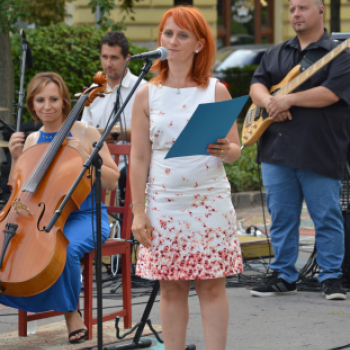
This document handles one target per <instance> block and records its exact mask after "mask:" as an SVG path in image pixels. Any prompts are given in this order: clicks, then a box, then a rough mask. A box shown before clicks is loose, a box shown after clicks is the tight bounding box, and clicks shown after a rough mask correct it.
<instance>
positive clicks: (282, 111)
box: [266, 95, 292, 122]
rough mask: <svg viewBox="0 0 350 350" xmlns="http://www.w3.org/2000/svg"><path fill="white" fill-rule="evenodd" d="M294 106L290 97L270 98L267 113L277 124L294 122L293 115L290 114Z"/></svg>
mask: <svg viewBox="0 0 350 350" xmlns="http://www.w3.org/2000/svg"><path fill="white" fill-rule="evenodd" d="M290 107H292V104H291V103H290V96H289V95H278V96H270V100H269V101H268V103H267V104H266V111H267V113H268V114H269V117H270V118H272V119H274V120H275V121H276V122H284V121H285V120H287V119H288V120H292V115H291V114H290V112H289V109H290Z"/></svg>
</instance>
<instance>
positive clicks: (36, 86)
mask: <svg viewBox="0 0 350 350" xmlns="http://www.w3.org/2000/svg"><path fill="white" fill-rule="evenodd" d="M27 106H28V109H29V111H30V113H31V115H32V116H33V118H34V119H35V120H37V121H39V120H41V121H42V123H43V127H42V128H41V129H40V130H39V131H38V132H35V133H32V134H30V135H29V136H28V138H27V139H26V141H25V142H24V140H25V139H24V133H22V132H17V133H14V134H13V135H12V136H11V139H10V142H9V149H10V153H11V157H12V167H11V172H12V171H13V170H14V165H15V163H16V161H17V159H18V158H19V157H20V155H21V154H22V152H24V151H25V150H27V149H29V148H30V147H33V146H35V145H36V144H38V143H42V142H51V141H52V140H53V138H54V136H55V135H56V133H57V132H58V131H59V130H60V128H61V126H62V125H63V124H64V121H65V120H66V118H67V116H68V115H69V113H70V110H71V100H70V97H69V91H68V88H67V86H66V84H65V83H64V81H63V79H62V78H61V77H60V76H59V75H57V74H56V73H52V72H49V73H39V74H37V75H35V76H34V78H33V79H32V80H31V81H30V83H29V85H28V90H27ZM99 139H100V133H99V132H98V131H97V130H96V129H95V128H94V127H92V126H88V125H86V124H85V123H81V122H78V121H77V122H75V123H74V124H73V127H72V128H71V130H70V133H69V135H68V138H67V145H68V146H72V147H74V148H75V149H77V150H78V151H79V152H80V154H81V156H82V158H83V160H84V161H85V160H86V159H87V158H88V156H89V155H90V154H91V152H92V150H93V147H92V144H93V143H94V142H95V141H98V140H99ZM23 144H24V145H23ZM100 156H101V158H102V160H103V165H102V169H101V180H102V187H104V188H106V189H109V190H114V189H115V188H116V187H117V184H118V178H119V170H118V167H117V165H116V164H115V162H114V161H113V159H112V157H111V155H110V153H109V151H108V147H107V145H106V144H104V145H103V147H102V149H101V151H100ZM19 161H20V160H19ZM34 165H35V164H33V168H34ZM10 178H11V175H10ZM55 186H60V184H59V183H57V184H55ZM93 195H94V187H92V191H91V192H90V194H89V195H88V197H87V198H86V199H85V200H84V201H83V202H82V204H81V206H80V210H75V211H72V212H71V214H70V215H69V217H68V219H67V220H66V222H65V225H64V227H63V233H64V235H65V236H66V238H67V239H68V240H69V241H70V243H69V245H68V247H67V257H66V263H65V266H64V269H63V272H62V274H61V276H60V277H59V278H58V280H57V281H56V282H55V283H54V284H53V285H52V286H51V287H50V288H48V289H47V290H45V291H44V292H41V293H39V294H37V295H34V296H27V297H17V296H10V295H5V294H2V295H0V303H1V304H4V305H7V306H9V307H13V308H17V309H21V310H25V311H29V312H42V311H48V310H56V311H62V312H64V315H65V319H66V324H67V329H68V334H69V342H70V343H77V342H80V341H81V340H83V339H85V338H87V336H88V334H87V329H86V327H85V325H84V323H83V320H82V318H81V316H80V315H79V313H78V310H77V306H78V303H79V293H80V288H81V279H80V275H81V271H80V259H81V258H82V257H83V256H84V254H85V253H87V252H89V251H91V250H92V249H93V248H94V246H95V245H94V238H93V232H92V231H93V228H92V223H91V222H92V221H91V214H92V212H94V211H95V208H92V204H91V202H92V200H91V197H92V196H93ZM95 217H96V215H95ZM94 230H95V231H96V228H94ZM108 236H109V222H108V216H107V207H106V206H105V205H103V206H102V240H103V241H105V240H106V239H107V238H108Z"/></svg>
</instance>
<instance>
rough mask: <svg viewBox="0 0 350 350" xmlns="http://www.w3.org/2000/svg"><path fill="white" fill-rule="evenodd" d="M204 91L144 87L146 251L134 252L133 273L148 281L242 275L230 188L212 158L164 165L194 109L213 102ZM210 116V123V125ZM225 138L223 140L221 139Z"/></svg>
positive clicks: (171, 161) (207, 90)
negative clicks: (147, 138) (147, 125)
mask: <svg viewBox="0 0 350 350" xmlns="http://www.w3.org/2000/svg"><path fill="white" fill-rule="evenodd" d="M215 85H216V79H214V78H211V79H210V83H209V85H208V87H207V88H205V89H203V88H197V87H190V88H183V89H180V93H178V89H174V88H170V87H166V86H156V85H149V105H150V139H151V142H152V160H151V166H150V174H149V179H148V183H147V186H146V212H147V214H148V217H149V219H150V221H151V225H152V236H153V239H152V245H151V247H150V248H145V247H143V246H142V245H141V246H140V251H139V256H138V261H137V269H136V273H137V274H138V275H139V276H141V277H144V278H147V279H151V280H197V279H210V278H219V277H224V276H227V275H232V274H235V273H240V272H242V270H243V268H242V256H241V250H240V246H239V242H238V238H237V234H236V218H235V211H234V208H233V205H232V201H231V188H230V184H229V182H228V181H227V178H226V174H225V170H224V167H223V164H222V161H221V159H220V158H218V157H213V156H191V157H180V158H171V159H164V157H165V155H166V154H167V152H168V150H169V148H170V147H171V145H172V144H173V143H174V142H175V140H176V138H177V137H178V135H179V134H180V132H181V131H182V129H183V128H184V127H185V125H186V123H187V122H188V120H189V118H190V117H191V115H192V114H193V112H194V111H195V109H196V107H197V105H198V104H199V103H208V102H214V101H215ZM215 122H217V121H215V116H213V123H215ZM223 136H225V135H223Z"/></svg>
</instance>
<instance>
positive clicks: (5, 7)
mask: <svg viewBox="0 0 350 350" xmlns="http://www.w3.org/2000/svg"><path fill="white" fill-rule="evenodd" d="M25 10H26V4H25V3H24V2H23V1H14V0H0V52H1V55H0V76H1V77H2V79H1V80H2V81H1V84H0V107H4V108H8V110H7V111H0V118H1V119H2V120H4V121H6V122H8V123H12V122H13V116H12V101H13V98H14V91H13V90H14V78H13V66H12V57H11V46H10V35H9V32H10V31H15V30H16V29H17V28H16V25H15V24H16V22H17V18H19V17H20V18H21V17H23V16H24V13H25Z"/></svg>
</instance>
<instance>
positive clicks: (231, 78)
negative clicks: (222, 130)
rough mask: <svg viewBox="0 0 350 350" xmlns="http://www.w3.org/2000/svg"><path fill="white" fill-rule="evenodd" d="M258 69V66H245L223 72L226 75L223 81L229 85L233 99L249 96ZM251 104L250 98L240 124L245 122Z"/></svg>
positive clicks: (240, 117) (240, 115) (242, 112)
mask: <svg viewBox="0 0 350 350" xmlns="http://www.w3.org/2000/svg"><path fill="white" fill-rule="evenodd" d="M257 67H258V66H257V65H254V66H245V67H243V68H240V67H233V68H228V69H226V70H224V71H223V73H224V74H225V76H224V78H223V80H224V81H225V82H226V83H227V84H228V85H229V87H228V90H229V91H230V94H231V96H232V98H235V97H240V96H244V95H248V94H249V88H250V82H251V81H252V77H253V74H254V72H255V70H256V68H257ZM251 103H252V101H251V99H250V98H249V99H248V102H247V103H246V105H245V106H244V108H243V109H242V111H241V113H240V114H239V116H238V118H237V120H238V121H239V122H242V120H244V117H245V115H246V113H247V111H248V108H249V106H250V105H251Z"/></svg>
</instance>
